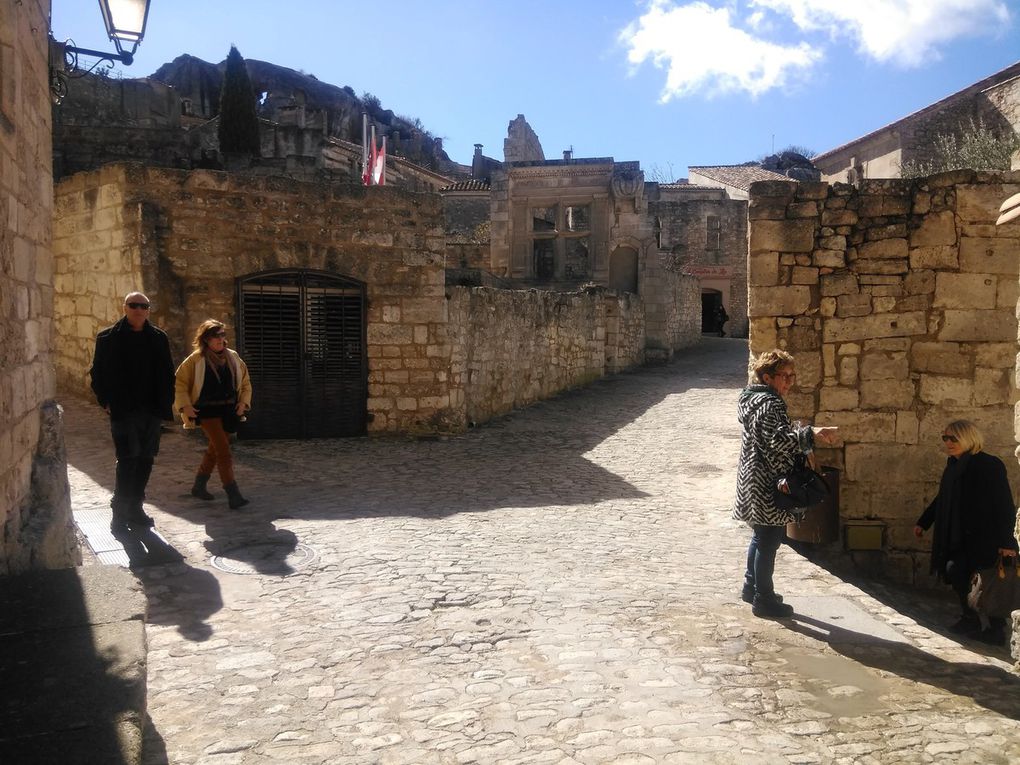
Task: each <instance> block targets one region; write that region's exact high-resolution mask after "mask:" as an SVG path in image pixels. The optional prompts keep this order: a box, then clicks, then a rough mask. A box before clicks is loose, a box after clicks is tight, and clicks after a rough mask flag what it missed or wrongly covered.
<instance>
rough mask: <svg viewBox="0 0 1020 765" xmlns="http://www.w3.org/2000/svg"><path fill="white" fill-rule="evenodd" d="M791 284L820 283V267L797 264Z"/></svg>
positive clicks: (791, 276) (791, 277)
mask: <svg viewBox="0 0 1020 765" xmlns="http://www.w3.org/2000/svg"><path fill="white" fill-rule="evenodd" d="M790 284H818V269H817V268H807V267H804V266H795V267H794V269H793V273H791V274H790Z"/></svg>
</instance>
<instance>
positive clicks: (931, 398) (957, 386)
mask: <svg viewBox="0 0 1020 765" xmlns="http://www.w3.org/2000/svg"><path fill="white" fill-rule="evenodd" d="M919 394H920V399H921V401H924V402H925V403H927V404H939V405H941V406H970V404H971V400H972V399H973V396H974V383H973V382H972V381H971V380H969V379H964V378H962V377H943V376H941V375H932V374H923V375H921V386H920V389H919Z"/></svg>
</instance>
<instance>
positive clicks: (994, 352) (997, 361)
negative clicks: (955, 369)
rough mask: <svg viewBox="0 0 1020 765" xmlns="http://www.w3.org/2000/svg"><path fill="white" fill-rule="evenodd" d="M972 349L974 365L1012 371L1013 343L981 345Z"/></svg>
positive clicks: (1013, 363) (1013, 362) (1014, 357)
mask: <svg viewBox="0 0 1020 765" xmlns="http://www.w3.org/2000/svg"><path fill="white" fill-rule="evenodd" d="M973 348H974V363H975V364H976V365H977V366H979V367H991V368H993V369H1012V368H1013V366H1014V365H1015V362H1016V355H1015V354H1016V344H1015V343H981V344H979V345H976V346H973Z"/></svg>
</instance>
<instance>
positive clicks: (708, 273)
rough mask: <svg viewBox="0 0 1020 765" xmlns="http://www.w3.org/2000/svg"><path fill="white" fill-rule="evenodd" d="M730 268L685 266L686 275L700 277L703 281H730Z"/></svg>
mask: <svg viewBox="0 0 1020 765" xmlns="http://www.w3.org/2000/svg"><path fill="white" fill-rule="evenodd" d="M731 271H732V269H731V267H730V266H685V267H684V273H685V274H690V275H691V276H700V277H701V278H702V279H706V278H711V279H729V278H730V276H732V273H731Z"/></svg>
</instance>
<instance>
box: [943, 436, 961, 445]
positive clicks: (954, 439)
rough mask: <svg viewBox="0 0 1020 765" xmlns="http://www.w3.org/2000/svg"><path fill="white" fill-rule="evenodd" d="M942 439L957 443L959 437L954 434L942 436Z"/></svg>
mask: <svg viewBox="0 0 1020 765" xmlns="http://www.w3.org/2000/svg"><path fill="white" fill-rule="evenodd" d="M942 440H943V441H946V442H948V443H951V444H955V443H958V442H959V440H960V439H959V438H957V437H956V436H942Z"/></svg>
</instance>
